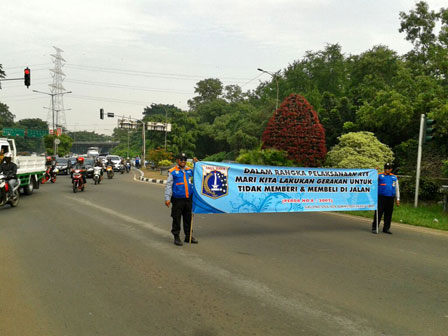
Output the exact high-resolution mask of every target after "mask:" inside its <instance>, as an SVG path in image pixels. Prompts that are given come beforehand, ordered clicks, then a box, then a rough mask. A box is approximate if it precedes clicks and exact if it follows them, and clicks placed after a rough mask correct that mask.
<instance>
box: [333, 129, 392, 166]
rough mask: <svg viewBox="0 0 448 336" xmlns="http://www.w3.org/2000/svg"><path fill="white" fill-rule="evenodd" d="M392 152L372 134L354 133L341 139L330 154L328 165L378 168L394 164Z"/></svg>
mask: <svg viewBox="0 0 448 336" xmlns="http://www.w3.org/2000/svg"><path fill="white" fill-rule="evenodd" d="M393 160H394V154H393V152H392V150H391V149H390V148H389V147H388V146H387V145H385V144H383V143H381V142H380V141H378V139H377V138H376V137H375V136H374V135H373V133H371V132H353V133H347V134H344V135H342V136H340V137H339V143H338V144H337V145H336V146H334V148H333V149H332V150H331V151H329V152H328V155H327V161H326V165H327V166H328V167H332V168H376V169H380V168H382V167H383V166H384V164H385V163H386V162H393Z"/></svg>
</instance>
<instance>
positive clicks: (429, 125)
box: [423, 117, 435, 143]
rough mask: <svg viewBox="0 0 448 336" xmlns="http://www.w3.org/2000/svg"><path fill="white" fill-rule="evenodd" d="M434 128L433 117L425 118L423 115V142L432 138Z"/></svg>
mask: <svg viewBox="0 0 448 336" xmlns="http://www.w3.org/2000/svg"><path fill="white" fill-rule="evenodd" d="M434 128H435V121H434V120H433V119H427V118H426V117H425V129H424V131H425V134H424V136H423V142H424V143H426V142H429V141H431V140H432V139H433V138H434V135H433V134H434Z"/></svg>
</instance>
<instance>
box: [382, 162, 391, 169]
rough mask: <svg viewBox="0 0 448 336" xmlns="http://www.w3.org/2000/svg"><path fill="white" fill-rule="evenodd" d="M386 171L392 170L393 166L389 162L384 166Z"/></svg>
mask: <svg viewBox="0 0 448 336" xmlns="http://www.w3.org/2000/svg"><path fill="white" fill-rule="evenodd" d="M384 169H392V165H391V164H390V163H389V162H386V163H385V164H384Z"/></svg>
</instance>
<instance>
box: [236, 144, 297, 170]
mask: <svg viewBox="0 0 448 336" xmlns="http://www.w3.org/2000/svg"><path fill="white" fill-rule="evenodd" d="M236 161H237V162H238V163H246V164H253V165H261V166H285V167H291V166H294V163H293V162H292V161H291V160H289V159H288V153H286V152H285V151H280V150H277V149H272V148H269V149H253V150H242V151H241V154H240V155H239V156H238V157H237V158H236Z"/></svg>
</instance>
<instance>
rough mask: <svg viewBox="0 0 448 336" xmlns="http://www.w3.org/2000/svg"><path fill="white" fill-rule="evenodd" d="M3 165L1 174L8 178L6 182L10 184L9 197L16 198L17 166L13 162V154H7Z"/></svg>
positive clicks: (0, 170) (0, 169)
mask: <svg viewBox="0 0 448 336" xmlns="http://www.w3.org/2000/svg"><path fill="white" fill-rule="evenodd" d="M3 160H4V161H3V163H1V164H0V173H2V174H3V175H5V176H6V181H7V182H8V184H9V196H10V197H11V198H13V197H14V187H15V186H16V185H17V183H18V181H17V165H16V164H15V163H14V162H12V161H11V160H12V155H11V153H6V154H5V157H4V159H3Z"/></svg>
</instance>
